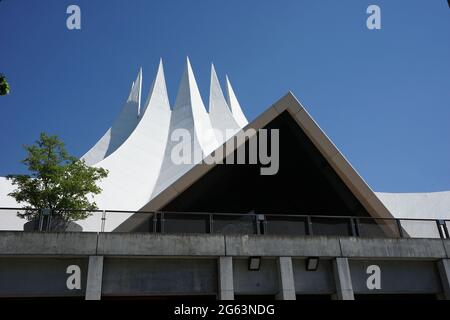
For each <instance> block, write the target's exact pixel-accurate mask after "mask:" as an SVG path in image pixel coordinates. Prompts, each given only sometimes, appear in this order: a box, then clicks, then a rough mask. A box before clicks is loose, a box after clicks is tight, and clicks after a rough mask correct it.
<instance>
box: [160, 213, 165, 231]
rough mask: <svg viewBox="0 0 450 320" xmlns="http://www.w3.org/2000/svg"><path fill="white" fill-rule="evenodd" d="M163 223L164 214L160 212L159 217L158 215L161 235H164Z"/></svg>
mask: <svg viewBox="0 0 450 320" xmlns="http://www.w3.org/2000/svg"><path fill="white" fill-rule="evenodd" d="M165 221H166V220H165V219H164V212H161V215H160V226H161V230H160V232H161V233H164V222H165Z"/></svg>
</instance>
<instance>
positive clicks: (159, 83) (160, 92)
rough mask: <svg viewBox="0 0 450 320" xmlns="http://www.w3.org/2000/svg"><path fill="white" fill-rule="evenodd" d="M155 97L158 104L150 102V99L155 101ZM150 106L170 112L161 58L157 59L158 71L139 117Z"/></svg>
mask: <svg viewBox="0 0 450 320" xmlns="http://www.w3.org/2000/svg"><path fill="white" fill-rule="evenodd" d="M156 97H158V99H159V101H158V102H154V101H151V99H157V98H156ZM150 104H151V105H152V107H153V108H161V109H163V110H167V111H170V104H169V97H168V95H167V87H166V79H165V76H164V67H163V61H162V58H160V59H159V65H158V71H157V73H156V77H155V79H154V80H153V83H152V86H151V87H150V91H149V94H148V97H147V101H146V102H145V104H144V107H143V108H142V110H141V113H140V115H141V117H142V115H143V114H144V113H145V111H146V110H147V108H148V106H149V105H150Z"/></svg>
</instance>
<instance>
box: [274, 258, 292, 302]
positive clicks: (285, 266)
mask: <svg viewBox="0 0 450 320" xmlns="http://www.w3.org/2000/svg"><path fill="white" fill-rule="evenodd" d="M277 265H278V285H279V286H280V289H279V292H278V294H277V297H276V298H277V299H279V300H295V281H294V271H293V268H292V258H291V257H278V259H277Z"/></svg>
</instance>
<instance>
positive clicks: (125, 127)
mask: <svg viewBox="0 0 450 320" xmlns="http://www.w3.org/2000/svg"><path fill="white" fill-rule="evenodd" d="M141 90H142V69H139V72H138V75H137V77H136V80H135V81H133V84H132V86H131V90H130V94H129V95H128V98H127V101H126V102H125V104H124V106H123V108H122V111H121V112H120V114H119V116H118V117H117V119H116V120H115V121H114V124H113V125H112V126H111V127H110V128H109V129H108V130H107V131H106V133H105V134H104V135H103V136H102V137H101V138H100V140H99V141H98V142H97V143H96V144H95V145H94V146H93V147H92V148H91V149H90V150H89V151H88V152H86V154H85V155H83V156H82V157H81V159H84V160H85V161H86V164H87V165H90V166H91V165H94V164H96V163H98V162H99V161H101V160H103V159H104V158H106V157H107V156H109V155H110V154H112V153H113V152H114V151H116V150H117V148H119V147H120V146H121V145H122V143H124V142H125V140H126V139H127V138H128V137H129V136H130V134H131V132H133V130H134V129H135V128H136V126H137V124H138V122H139V112H140V107H141Z"/></svg>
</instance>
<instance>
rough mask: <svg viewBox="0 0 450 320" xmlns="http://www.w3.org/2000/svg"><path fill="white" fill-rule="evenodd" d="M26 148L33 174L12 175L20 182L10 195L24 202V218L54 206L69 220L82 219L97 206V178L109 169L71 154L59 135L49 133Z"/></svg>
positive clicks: (25, 162) (29, 217) (13, 179)
mask: <svg viewBox="0 0 450 320" xmlns="http://www.w3.org/2000/svg"><path fill="white" fill-rule="evenodd" d="M24 148H25V149H26V151H27V153H28V155H27V157H26V158H25V159H24V160H22V163H23V164H25V165H26V166H27V167H28V171H29V172H30V174H29V175H9V176H8V179H10V180H11V181H12V184H13V185H15V186H17V189H15V190H14V191H13V192H11V193H10V194H9V195H10V196H12V197H13V198H15V199H16V201H17V202H18V203H23V204H24V207H23V209H25V210H24V211H23V212H22V213H18V215H19V216H20V217H21V218H26V219H28V220H32V219H33V218H35V217H36V216H37V215H38V211H36V210H35V209H50V210H52V211H51V212H52V214H53V215H59V216H61V217H63V218H64V219H66V220H80V219H84V218H86V217H87V216H89V215H90V214H89V211H90V210H95V209H97V205H96V203H95V202H94V201H93V200H92V199H91V200H90V199H89V198H92V196H93V195H95V194H99V193H100V192H101V191H102V190H101V188H100V187H98V186H97V182H98V181H100V180H101V179H102V178H105V177H106V176H107V174H108V171H107V170H105V169H103V168H94V167H89V166H88V165H86V163H85V162H84V160H80V159H77V158H75V157H73V156H70V155H69V154H68V153H67V151H66V149H65V146H64V143H63V142H61V141H60V140H59V139H58V137H56V136H48V135H46V134H45V133H41V135H40V138H39V140H37V141H36V142H35V144H34V145H31V146H24Z"/></svg>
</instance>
